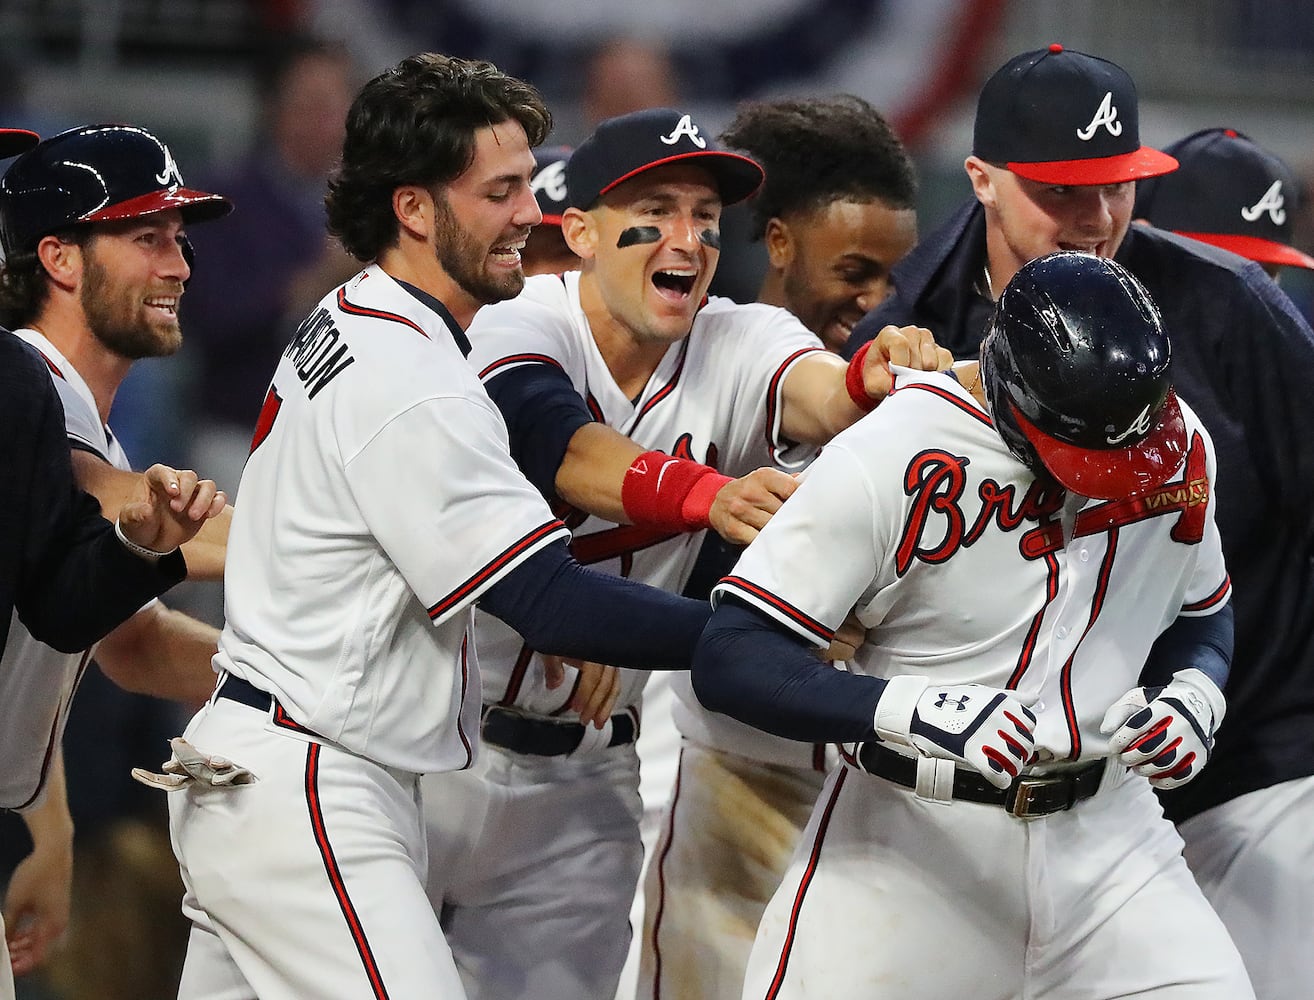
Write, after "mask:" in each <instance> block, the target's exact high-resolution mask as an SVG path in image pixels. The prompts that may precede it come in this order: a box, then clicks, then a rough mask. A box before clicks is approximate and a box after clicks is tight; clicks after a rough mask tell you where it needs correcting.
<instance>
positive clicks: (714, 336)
mask: <svg viewBox="0 0 1314 1000" xmlns="http://www.w3.org/2000/svg"><path fill="white" fill-rule="evenodd" d="M689 336H690V340H691V342H692V345H693V347H694V349H695V350H697V351H707V352H718V353H733V354H735V355H736V356H737V357H738V356H742V354H743V352H745V351H747V352H749V353H750V354H751V356H752V357H755V358H762V359H767V360H771V359H775V360H779V358H780V357H781V355H782V353H783V354H786V355H792V354H793V353H794V352H796V351H800V350H808V349H815V350H825V347H824V345H823V344H822V343H821V341H820V340H819V339H818V338H817V335H816V334H814V333H813V332H812V331H811V330H809V329H808V328H807V327H806V326H804V325H803V323H802V321H800V320H799V318H798V317H797V316H795V315H794V314H793V313H791V312H790V311H789V310H787V309H782V308H781V307H779V306H770V305H766V304H764V303H761V302H735V301H734V300H733V299H727V298H722V297H720V296H712V297H710V298H709V299H708V300H707V302H706V303H705V304H704V305H703V307H702V308H701V309H699V310H698V313H697V315H696V316H695V317H694V322H693V327H692V329H691V330H690V334H689Z"/></svg>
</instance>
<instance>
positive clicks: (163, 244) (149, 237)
mask: <svg viewBox="0 0 1314 1000" xmlns="http://www.w3.org/2000/svg"><path fill="white" fill-rule="evenodd" d="M183 240H184V235H183V223H182V215H181V213H179V212H178V210H177V209H169V210H168V211H164V212H154V213H152V214H150V215H144V216H141V217H139V218H136V219H127V220H124V221H122V222H102V223H97V224H96V227H95V230H94V232H93V235H92V236H91V238H90V239H89V240H88V241H87V242H86V244H85V245H84V246H83V248H82V262H83V263H82V291H81V296H80V299H81V303H82V311H83V313H84V314H85V315H86V320H87V326H88V327H89V328H90V330H91V332H92V333H93V334H94V335H95V336H96V339H97V340H99V341H100V342H101V343H102V344H104V345H105V346H106V347H107V348H109V349H110V350H111V351H113V352H114V353H115V354H118V355H119V356H121V357H124V358H128V359H130V360H134V361H135V360H137V359H138V358H155V357H164V356H166V355H170V354H173V353H174V352H175V351H176V350H178V347H179V345H181V343H182V330H181V328H180V327H179V325H178V302H179V300H180V299H181V298H182V294H183V282H184V281H186V280H187V278H188V277H189V276H190V275H191V269H190V268H189V267H188V266H187V261H186V260H185V259H184V258H183V253H182V246H183Z"/></svg>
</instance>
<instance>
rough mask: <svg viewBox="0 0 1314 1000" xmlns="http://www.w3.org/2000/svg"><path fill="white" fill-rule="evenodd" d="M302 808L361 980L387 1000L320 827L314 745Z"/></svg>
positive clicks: (321, 812)
mask: <svg viewBox="0 0 1314 1000" xmlns="http://www.w3.org/2000/svg"><path fill="white" fill-rule="evenodd" d="M306 747H307V749H306V806H307V808H308V810H309V812H310V827H311V830H312V831H313V832H314V834H315V846H316V847H318V848H319V856H320V858H321V859H322V860H323V862H324V873H325V874H326V875H328V880H329V885H330V886H331V887H332V889H333V895H334V896H335V897H336V898H337V901H338V907H339V909H341V910H342V916H343V918H344V919H345V920H346V921H347V930H348V932H349V933H350V934H351V940H352V941H353V942H354V943H355V945H356V952H357V953H358V954H359V955H360V961H361V965H363V966H364V967H365V977H366V978H367V979H369V981H370V989H371V991H372V992H373V994H374V997H375V1000H387V997H388V990H387V988H386V987H385V986H384V985H383V976H382V974H381V973H380V972H379V966H378V963H377V962H375V960H374V951H373V949H371V948H370V943H369V940H368V939H367V938H366V937H365V929H364V928H363V927H362V926H361V924H360V916H359V915H358V914H357V913H356V907H355V906H353V905H352V902H351V897H350V896H349V895H348V894H347V886H346V883H345V882H344V881H343V879H342V869H340V868H339V867H338V859H337V858H336V857H334V856H333V847H332V845H331V844H330V843H329V839H328V830H327V829H326V828H325V826H324V805H323V802H322V801H321V800H320V797H319V754H320V750H321V749H322V748H321V747H320V745H319V744H318V743H308V744H306Z"/></svg>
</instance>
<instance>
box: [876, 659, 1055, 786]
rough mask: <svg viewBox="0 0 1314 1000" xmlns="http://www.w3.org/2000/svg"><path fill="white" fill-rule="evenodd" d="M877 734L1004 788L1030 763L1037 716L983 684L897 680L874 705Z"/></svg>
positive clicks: (892, 680)
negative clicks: (952, 763) (961, 768)
mask: <svg viewBox="0 0 1314 1000" xmlns="http://www.w3.org/2000/svg"><path fill="white" fill-rule="evenodd" d="M875 726H876V734H877V735H878V736H880V738H881V739H882V740H885V741H887V742H889V743H898V744H901V745H902V746H907V747H912V748H913V749H914V750H916V751H917V752H918V753H919V754H921V755H922V756H924V757H939V758H941V759H943V760H952V761H956V762H957V763H959V764H966V765H967V766H968V767H971V768H973V769H974V770H976V771H979V772H980V773H981V774H982V775H983V776H984V777H985V779H986V780H987V781H989V782H990V783H991V784H992V785H996V786H997V787H999V788H1007V787H1008V786H1009V784H1011V783H1012V781H1013V779H1014V778H1015V777H1017V775H1018V773H1019V772H1020V771H1021V770H1022V768H1023V767H1024V766H1025V765H1026V763H1027V761H1029V760H1030V759H1031V754H1032V752H1033V751H1034V749H1035V745H1036V735H1035V729H1036V716H1035V714H1034V713H1033V712H1032V711H1031V709H1029V708H1027V707H1026V706H1025V705H1023V704H1022V703H1021V702H1020V701H1018V700H1017V698H1016V696H1015V695H1014V694H1013V692H1011V691H1002V690H1000V689H998V688H991V687H985V686H984V685H981V684H953V685H932V684H931V683H930V681H929V680H928V679H927V678H925V677H917V676H913V675H903V674H901V675H899V676H898V677H891V678H890V679H889V680H888V681H887V682H886V684H885V690H884V692H882V694H881V699H880V701H879V702H877V703H876V718H875Z"/></svg>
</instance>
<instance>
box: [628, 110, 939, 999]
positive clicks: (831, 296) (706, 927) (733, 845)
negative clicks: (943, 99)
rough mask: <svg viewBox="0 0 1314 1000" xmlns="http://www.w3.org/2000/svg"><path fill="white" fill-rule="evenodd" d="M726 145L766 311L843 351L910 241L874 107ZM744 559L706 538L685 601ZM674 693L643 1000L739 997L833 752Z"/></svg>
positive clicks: (767, 120)
mask: <svg viewBox="0 0 1314 1000" xmlns="http://www.w3.org/2000/svg"><path fill="white" fill-rule="evenodd" d="M722 140H723V141H724V142H725V143H727V145H729V146H731V147H733V148H735V149H738V150H741V151H743V152H745V153H747V154H748V155H749V156H751V157H753V158H754V159H755V160H757V161H758V162H759V163H760V164H762V166H763V168H764V169H765V171H766V180H765V182H764V184H763V186H762V189H761V190H760V191H759V192H758V193H757V195H756V196H755V197H754V198H753V199H752V201H751V203H750V206H749V207H750V209H751V212H752V226H753V236H754V238H756V239H759V240H762V241H763V242H764V243H765V245H766V250H767V257H768V268H767V271H766V274H765V276H764V278H763V281H762V287H761V291H760V292H759V295H758V301H760V302H766V303H769V304H771V305H776V306H781V307H783V308H785V309H788V310H789V311H790V312H791V313H793V314H794V315H795V316H797V317H798V318H799V319H800V320H801V321H802V322H803V324H804V325H805V326H807V327H808V329H810V330H811V331H812V332H813V333H815V334H816V335H817V336H818V337H820V338H821V340H822V342H823V343H824V344H825V345H826V346H827V347H828V348H830V349H831V350H837V349H838V348H839V347H840V346H842V345H843V343H844V342H845V340H847V338H848V335H849V332H850V330H851V328H852V327H853V325H854V324H855V323H856V322H857V321H858V320H859V319H861V318H862V317H863V315H865V314H866V312H867V310H869V309H870V308H871V307H873V306H874V305H876V304H877V303H878V302H880V301H881V300H882V299H883V298H884V297H885V295H886V294H887V292H888V290H889V273H890V268H891V267H892V266H893V265H894V264H895V263H896V262H897V261H898V260H899V259H900V258H901V257H902V256H903V255H904V254H906V253H907V252H908V251H909V250H910V249H911V248H912V245H913V243H914V242H915V240H916V236H917V216H916V209H915V204H916V196H917V179H916V175H915V173H914V170H913V166H912V162H911V160H910V159H909V157H908V154H907V152H906V151H905V150H904V148H903V145H902V144H901V143H900V142H899V140H898V139H897V138H896V137H895V135H894V133H893V132H892V131H891V130H890V127H889V125H888V124H887V123H886V121H885V119H884V118H883V117H882V116H881V115H880V113H879V112H877V111H876V109H875V108H873V107H872V106H871V105H870V104H868V103H867V102H866V101H863V100H861V99H860V98H857V97H852V96H847V95H844V96H838V97H832V98H823V99H803V100H795V99H781V100H774V101H764V102H758V103H753V104H748V105H745V106H744V107H742V108H740V110H739V112H738V114H737V115H736V116H735V119H734V121H733V122H731V124H730V126H729V128H727V129H726V131H725V132H724V133H723V134H722ZM740 551H742V550H740V549H739V548H738V547H736V546H730V545H728V544H726V543H724V542H723V541H722V540H721V539H720V538H719V537H717V536H709V537H708V538H707V540H706V541H705V542H704V544H703V550H702V552H701V553H700V555H699V560H698V565H697V566H696V567H695V569H694V572H693V576H692V578H691V587H692V586H695V585H697V584H696V581H699V580H706V581H707V582H706V585H705V588H706V589H700V590H699V592H698V593H697V594H694V593H693V592H692V590H691V589H686V591H685V593H686V594H689V596H703V595H705V594H706V593H707V592H708V591H709V590H710V589H711V586H712V584H713V583H714V582H715V581H716V580H718V579H720V577H721V576H723V575H724V574H725V573H727V572H729V570H730V568H731V567H732V566H733V565H734V563H735V560H736V559H737V558H738V555H739V553H740ZM672 687H673V688H674V690H675V695H676V697H677V699H678V703H677V707H676V710H675V714H674V721H675V725H676V727H677V728H678V729H679V731H680V734H681V739H680V745H679V768H678V779H676V782H673V784H676V783H678V789H679V792H678V794H677V795H674V796H670V803H669V805H668V806H667V807H666V808H665V809H664V813H665V815H664V817H663V821H662V830H661V839H660V841H658V843H657V846H656V850H655V852H653V853H652V855H651V858H650V859H649V862H648V864H647V866H646V868H645V875H644V881H643V893H642V894H641V896H642V899H643V904H644V907H643V914H644V918H643V921H642V923H641V924H640V925H639V926H642V927H643V933H642V934H641V935H639V936H638V939H639V940H640V941H641V942H642V961H641V974H640V985H639V991H638V995H639V996H642V997H661V996H679V997H682V998H687V1000H695V998H700V997H702V998H712V997H725V998H736V1000H737V998H738V996H739V993H740V989H741V987H742V984H743V978H744V967H745V965H746V964H747V962H748V953H749V950H750V949H751V948H752V944H753V937H754V934H755V933H756V930H757V922H758V919H759V918H760V917H761V915H762V910H763V909H765V907H766V904H767V902H768V900H770V898H771V895H772V893H774V892H775V890H776V886H777V885H778V884H779V882H780V878H781V876H783V875H784V873H785V868H786V866H787V864H788V862H789V859H790V856H791V855H792V854H793V851H794V847H795V845H796V844H797V843H798V838H799V837H800V836H801V834H802V832H803V827H804V825H805V824H806V823H807V819H808V816H810V815H811V813H812V806H813V803H815V802H816V799H817V795H818V794H819V793H820V791H821V785H822V782H823V780H824V779H825V776H826V773H827V772H828V771H829V770H830V768H831V767H832V766H833V765H834V764H835V763H836V755H835V753H834V748H833V747H830V748H828V747H826V746H825V745H824V744H816V745H812V746H808V745H805V744H800V743H796V742H793V741H789V740H783V739H780V738H778V737H773V736H770V735H768V734H766V733H763V732H761V731H759V730H756V729H753V728H752V727H750V726H747V725H745V724H744V723H741V722H738V721H736V720H734V719H731V718H729V717H728V716H725V715H717V714H713V713H710V712H708V711H707V710H706V709H704V708H703V707H702V705H701V704H700V703H699V702H698V700H697V699H696V698H695V697H694V696H693V691H692V690H691V688H690V686H689V682H688V675H687V674H683V673H679V674H673V675H672ZM646 698H647V692H645V700H646ZM646 721H647V720H646V719H645V722H646ZM639 750H640V753H641V754H642V752H643V747H642V746H640V748H639ZM675 770H676V769H675V768H674V767H673V768H672V771H673V772H675ZM648 774H649V760H648V759H647V758H644V760H643V777H644V780H647V778H648Z"/></svg>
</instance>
